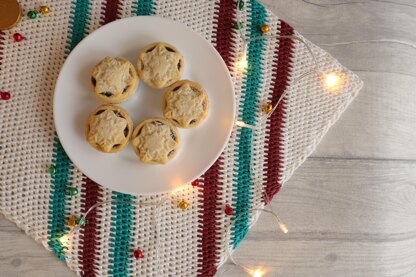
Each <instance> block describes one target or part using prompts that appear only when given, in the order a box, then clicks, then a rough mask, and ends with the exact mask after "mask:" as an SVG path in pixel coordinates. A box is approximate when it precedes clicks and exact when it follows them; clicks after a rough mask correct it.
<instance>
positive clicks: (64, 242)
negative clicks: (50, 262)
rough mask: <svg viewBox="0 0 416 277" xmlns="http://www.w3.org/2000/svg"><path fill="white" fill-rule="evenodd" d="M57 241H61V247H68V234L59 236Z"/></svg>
mask: <svg viewBox="0 0 416 277" xmlns="http://www.w3.org/2000/svg"><path fill="white" fill-rule="evenodd" d="M59 242H60V243H61V245H62V246H63V247H69V242H70V239H69V235H68V234H65V235H62V237H60V238H59Z"/></svg>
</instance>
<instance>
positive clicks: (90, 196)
mask: <svg viewBox="0 0 416 277" xmlns="http://www.w3.org/2000/svg"><path fill="white" fill-rule="evenodd" d="M120 4H121V3H120V1H119V0H107V2H106V3H105V5H104V7H103V10H102V15H103V17H102V18H101V22H100V23H101V24H102V25H105V24H107V23H110V22H112V21H114V20H116V19H118V9H119V6H120ZM101 192H102V189H101V187H100V186H99V185H98V184H97V183H95V182H94V181H92V180H91V179H89V178H88V177H86V176H85V178H84V179H83V184H82V192H81V202H82V211H81V213H82V214H85V213H86V212H87V211H88V209H89V208H90V207H91V206H92V205H94V204H96V203H97V202H98V201H99V199H100V197H101V196H102V195H101ZM98 209H99V208H96V209H94V210H92V211H91V212H90V213H89V214H88V216H87V220H88V223H87V224H86V225H85V227H84V228H82V229H81V230H80V250H79V262H80V265H81V269H82V271H83V275H82V276H87V277H90V276H96V274H95V270H96V261H97V260H98V259H99V258H100V257H98V256H96V251H95V250H96V248H97V247H98V246H99V244H98V235H99V231H98V221H99V217H97V210H98Z"/></svg>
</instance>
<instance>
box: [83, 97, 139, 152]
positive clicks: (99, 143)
mask: <svg viewBox="0 0 416 277" xmlns="http://www.w3.org/2000/svg"><path fill="white" fill-rule="evenodd" d="M132 132H133V122H132V120H131V118H130V115H129V114H128V113H127V111H125V110H124V109H122V108H120V107H118V106H115V105H108V104H106V105H101V106H99V107H98V108H97V109H95V111H94V112H92V113H91V114H90V115H89V117H88V123H87V126H86V128H85V136H86V138H87V141H88V143H89V144H90V145H91V146H92V147H94V148H95V149H97V150H98V151H101V152H104V153H116V152H119V151H121V150H122V149H123V148H124V147H126V146H127V144H128V143H129V140H130V136H131V134H132Z"/></svg>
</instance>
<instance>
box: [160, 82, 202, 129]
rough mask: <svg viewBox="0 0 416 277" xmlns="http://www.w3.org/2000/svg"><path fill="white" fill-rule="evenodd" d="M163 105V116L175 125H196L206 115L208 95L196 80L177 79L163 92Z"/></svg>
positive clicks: (186, 126)
mask: <svg viewBox="0 0 416 277" xmlns="http://www.w3.org/2000/svg"><path fill="white" fill-rule="evenodd" d="M164 107H165V108H164V112H163V113H164V116H165V117H166V118H168V119H170V120H172V122H173V123H174V124H175V125H176V126H178V127H182V128H192V127H196V126H198V125H199V124H200V123H201V122H202V121H203V120H204V119H205V118H206V117H207V115H208V95H207V93H206V92H205V90H204V88H203V87H202V86H201V85H200V84H198V83H196V82H191V81H188V80H183V81H178V82H176V83H174V84H173V85H171V86H170V87H169V90H168V91H167V92H166V93H165V97H164Z"/></svg>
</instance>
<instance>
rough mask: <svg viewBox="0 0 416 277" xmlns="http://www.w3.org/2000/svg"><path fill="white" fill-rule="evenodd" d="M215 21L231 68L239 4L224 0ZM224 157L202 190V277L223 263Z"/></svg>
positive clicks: (217, 40) (220, 46) (219, 43)
mask: <svg viewBox="0 0 416 277" xmlns="http://www.w3.org/2000/svg"><path fill="white" fill-rule="evenodd" d="M215 18H216V20H217V22H218V24H217V27H216V30H215V33H214V41H213V43H214V44H216V49H217V51H218V52H219V53H220V55H221V57H222V58H223V60H224V62H225V64H226V65H227V66H228V67H229V68H230V67H231V65H232V61H233V55H232V53H231V49H232V44H233V41H232V33H233V32H235V30H234V29H233V25H234V23H235V3H234V1H229V0H221V1H220V2H219V4H218V5H217V6H216V7H215ZM221 167H222V157H220V158H219V159H218V160H217V161H216V162H215V164H214V165H213V166H212V167H211V168H210V169H209V170H208V171H207V172H206V173H205V174H204V175H203V176H202V177H201V182H202V183H203V184H204V186H203V187H202V188H201V198H202V204H201V206H200V207H201V210H202V211H201V213H202V214H201V215H200V220H199V223H200V224H201V229H200V230H201V234H200V241H199V245H198V252H199V253H198V262H199V263H200V268H199V270H198V276H199V277H210V276H214V275H215V273H216V271H217V265H218V263H219V250H220V249H219V245H220V243H219V239H220V238H219V230H220V223H219V222H218V221H219V215H220V213H222V204H221V203H219V201H218V200H219V196H220V194H221V181H220V176H219V174H220V170H221Z"/></svg>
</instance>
